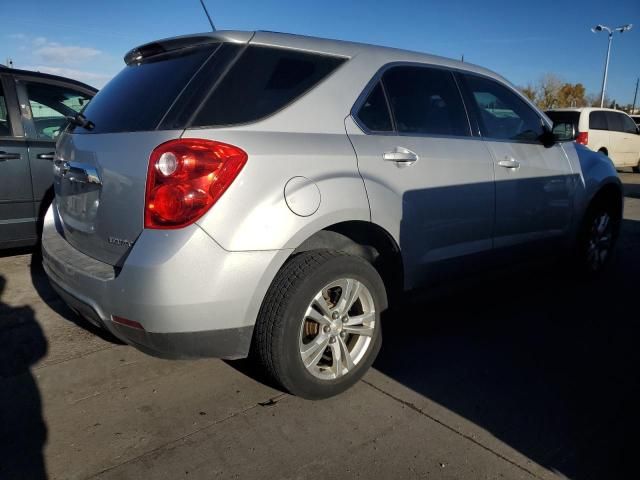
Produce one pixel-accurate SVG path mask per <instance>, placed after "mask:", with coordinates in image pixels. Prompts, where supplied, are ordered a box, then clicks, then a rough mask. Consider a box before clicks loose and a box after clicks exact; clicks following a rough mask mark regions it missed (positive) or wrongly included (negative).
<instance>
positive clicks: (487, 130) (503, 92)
mask: <svg viewBox="0 0 640 480" xmlns="http://www.w3.org/2000/svg"><path fill="white" fill-rule="evenodd" d="M463 78H464V79H465V84H466V86H467V89H468V90H469V92H470V95H471V99H472V101H473V102H474V104H475V105H474V106H475V107H476V111H477V113H478V117H479V123H480V130H481V132H482V135H483V136H485V137H488V138H495V139H500V140H511V141H523V142H534V141H538V139H539V137H540V135H542V133H543V131H542V120H541V118H540V117H539V116H538V114H537V113H536V111H535V110H534V109H533V108H531V107H530V106H529V105H528V104H527V103H526V102H525V101H524V100H522V99H521V98H520V97H518V95H516V94H515V93H514V92H512V91H511V90H509V89H508V88H506V87H504V86H502V85H500V84H499V83H497V82H495V81H493V80H489V79H487V78H483V77H479V76H476V75H463Z"/></svg>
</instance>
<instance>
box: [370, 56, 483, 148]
mask: <svg viewBox="0 0 640 480" xmlns="http://www.w3.org/2000/svg"><path fill="white" fill-rule="evenodd" d="M382 81H383V83H384V88H385V90H386V92H387V95H388V98H389V103H390V104H391V111H392V113H393V116H394V119H395V121H396V128H397V129H398V132H400V133H408V134H412V133H414V134H430V135H455V136H470V135H471V132H470V130H469V121H468V119H467V114H466V112H465V109H464V104H463V103H462V97H461V96H460V92H459V90H458V86H457V85H456V83H455V80H454V78H453V74H452V73H451V72H449V71H447V70H440V69H436V68H427V67H413V66H406V67H405V66H399V67H392V68H390V69H389V70H387V71H386V72H385V73H384V75H383V77H382Z"/></svg>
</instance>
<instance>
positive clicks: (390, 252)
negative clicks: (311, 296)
mask: <svg viewBox="0 0 640 480" xmlns="http://www.w3.org/2000/svg"><path fill="white" fill-rule="evenodd" d="M310 250H337V251H342V252H346V253H349V254H351V255H356V256H359V257H362V258H364V259H365V260H367V261H368V262H369V263H371V264H372V265H373V266H374V268H375V269H376V270H377V271H378V273H379V274H380V276H381V277H382V280H383V282H384V284H385V288H386V289H387V295H388V296H389V297H390V298H391V299H393V298H395V297H397V296H398V295H399V294H400V293H401V292H402V291H403V288H404V265H403V262H402V253H401V251H400V247H399V246H398V244H397V243H396V241H395V239H394V238H393V237H392V235H391V234H390V233H389V232H387V231H386V230H385V229H384V228H382V227H381V226H379V225H377V224H375V223H372V222H368V221H362V220H350V221H344V222H339V223H335V224H332V225H329V226H326V227H324V228H323V229H321V230H318V231H316V232H315V233H313V234H312V235H310V236H309V237H307V238H306V239H305V240H304V241H302V242H301V243H300V245H298V246H297V247H296V248H295V249H294V250H293V252H292V254H291V256H293V255H297V254H299V253H301V252H305V251H310Z"/></svg>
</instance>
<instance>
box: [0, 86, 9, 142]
mask: <svg viewBox="0 0 640 480" xmlns="http://www.w3.org/2000/svg"><path fill="white" fill-rule="evenodd" d="M9 136H11V124H10V123H9V112H8V111H7V102H6V101H5V100H4V93H3V92H2V85H0V137H9Z"/></svg>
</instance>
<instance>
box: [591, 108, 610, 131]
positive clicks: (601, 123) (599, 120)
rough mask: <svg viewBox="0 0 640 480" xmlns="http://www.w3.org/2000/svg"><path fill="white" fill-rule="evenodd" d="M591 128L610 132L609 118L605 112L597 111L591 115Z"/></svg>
mask: <svg viewBox="0 0 640 480" xmlns="http://www.w3.org/2000/svg"><path fill="white" fill-rule="evenodd" d="M589 128H590V129H591V130H609V126H608V125H607V116H606V115H605V112H603V111H601V110H600V111H595V112H591V113H590V114H589Z"/></svg>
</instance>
